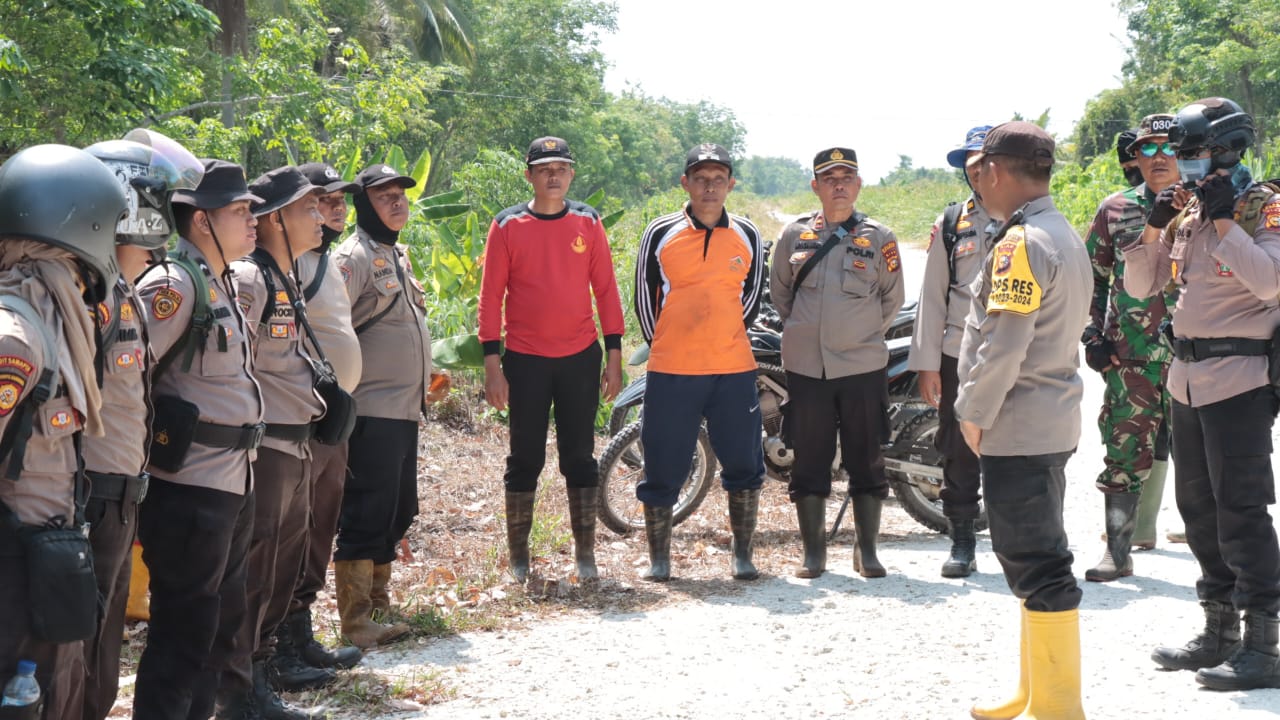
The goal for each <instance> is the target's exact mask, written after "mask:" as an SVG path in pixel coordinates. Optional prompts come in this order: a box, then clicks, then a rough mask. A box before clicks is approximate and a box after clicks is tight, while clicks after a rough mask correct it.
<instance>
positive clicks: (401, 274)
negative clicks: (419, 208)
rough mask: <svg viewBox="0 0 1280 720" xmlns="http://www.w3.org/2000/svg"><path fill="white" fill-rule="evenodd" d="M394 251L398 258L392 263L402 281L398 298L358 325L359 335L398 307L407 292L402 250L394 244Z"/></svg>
mask: <svg viewBox="0 0 1280 720" xmlns="http://www.w3.org/2000/svg"><path fill="white" fill-rule="evenodd" d="M392 252H393V253H395V256H396V259H395V261H394V262H393V263H392V264H393V265H395V268H396V279H397V280H399V281H400V292H399V293H398V294H397V295H396V299H395V300H393V301H392V302H391V304H389V305H387V306H386V307H385V308H383V309H382V312H380V313H378V314H377V315H374V316H373V317H371V318H369V319H368V320H365V321H364V322H362V323H360V324H359V325H357V326H356V328H355V331H356V335H357V336H359V335H363V334H364V333H365V331H366V330H368V329H369V328H371V327H373V326H374V325H377V324H378V321H379V320H381V319H382V318H384V317H386V316H387V314H388V313H390V312H391V311H392V310H394V309H395V307H396V304H397V303H399V302H400V299H401V298H402V297H404V293H405V289H404V271H403V270H401V269H400V250H399V249H397V248H396V247H395V246H392ZM404 301H405V302H409V299H408V298H404Z"/></svg>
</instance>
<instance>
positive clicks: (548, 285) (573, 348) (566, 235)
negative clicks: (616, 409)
mask: <svg viewBox="0 0 1280 720" xmlns="http://www.w3.org/2000/svg"><path fill="white" fill-rule="evenodd" d="M525 161H526V162H527V163H528V168H527V169H526V170H525V173H524V177H525V179H526V180H528V181H529V184H530V185H532V186H533V201H532V202H526V203H521V204H519V205H515V206H512V207H509V208H507V209H506V210H503V211H502V212H500V213H498V216H497V217H495V218H494V219H493V225H492V226H491V227H490V228H489V239H488V240H487V241H486V244H485V252H484V278H483V280H482V283H481V288H480V309H479V313H480V342H481V343H482V344H483V345H484V353H485V358H484V377H485V381H484V386H485V388H484V389H485V398H486V399H487V400H488V401H489V404H490V405H492V406H493V407H494V408H496V409H498V410H502V409H504V408H506V407H507V406H508V405H510V408H511V411H510V415H509V423H510V426H511V446H510V447H511V453H510V454H509V455H508V456H507V471H506V473H505V474H504V475H503V482H504V484H505V485H506V506H507V548H508V550H509V551H510V553H511V573H512V574H513V575H515V578H516V580H518V581H520V582H524V580H525V578H526V577H528V574H529V530H530V528H532V526H533V499H534V493H535V491H536V490H537V487H538V475H539V474H540V473H541V472H542V466H543V465H544V464H545V462H546V445H547V425H548V415H549V413H550V411H551V407H552V405H555V420H556V450H557V451H558V452H559V455H560V472H561V474H563V475H564V477H565V484H566V485H567V487H568V494H569V521H570V525H571V526H572V528H573V544H574V559H575V560H576V562H577V571H578V580H579V581H584V580H594V579H595V578H596V577H597V573H596V561H595V531H596V505H597V502H598V498H597V488H598V485H599V473H598V471H597V468H596V459H595V456H594V450H595V436H594V429H595V417H596V410H597V409H598V407H599V403H600V396H601V394H603V395H604V399H605V400H612V399H613V398H614V396H616V395H617V394H618V390H619V389H621V387H622V333H623V323H622V303H621V301H620V300H619V298H618V283H617V281H616V279H615V278H614V275H613V261H612V260H611V259H610V256H609V241H608V239H607V238H606V237H605V233H604V226H603V225H602V224H601V223H600V215H599V213H597V212H596V211H595V210H594V209H593V208H591V207H590V206H588V205H585V204H583V203H580V202H575V201H573V200H567V199H565V194H566V193H567V192H568V191H569V184H570V183H572V182H573V155H572V154H571V153H570V152H569V145H568V143H566V142H565V141H564V140H562V139H560V138H557V137H544V138H538V139H537V140H534V141H533V144H532V145H530V146H529V152H528V154H527V155H526V157H525ZM593 295H594V297H595V304H596V311H595V312H596V313H598V314H599V316H600V326H601V329H602V331H603V334H604V345H605V349H606V351H607V359H606V360H605V368H604V373H603V377H602V376H601V372H600V360H601V351H600V344H599V343H598V342H597V334H596V321H595V313H593V311H592V307H591V300H592V296H593ZM504 301H505V308H504ZM504 310H505V322H504ZM504 331H505V335H506V351H505V353H503V352H502V340H503V334H504ZM500 353H502V354H501V359H500V358H499V354H500ZM597 377H600V378H601V380H600V381H599V382H597V381H596V378H597Z"/></svg>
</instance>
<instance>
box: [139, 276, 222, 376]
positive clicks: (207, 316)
mask: <svg viewBox="0 0 1280 720" xmlns="http://www.w3.org/2000/svg"><path fill="white" fill-rule="evenodd" d="M168 261H169V262H172V263H173V264H175V265H177V266H178V267H180V268H182V269H183V270H185V271H186V272H187V275H189V276H191V283H192V284H193V285H194V286H195V296H196V297H195V304H194V305H193V306H192V308H191V322H190V323H189V324H188V325H187V331H186V332H185V333H183V334H182V339H181V340H179V341H178V342H176V343H174V345H173V347H171V348H169V351H168V352H166V353H165V354H164V357H162V358H160V359H159V360H158V361H156V367H155V371H154V372H153V373H152V376H151V380H152V382H153V383H154V382H155V381H156V380H159V379H160V376H161V375H164V373H165V371H166V370H168V369H169V366H170V365H172V364H173V361H174V360H175V359H177V357H178V354H179V353H181V354H182V372H184V373H186V372H191V364H192V362H194V361H195V355H196V348H199V347H203V346H204V343H205V341H206V340H208V339H209V332H210V330H212V329H213V325H214V317H213V308H211V307H210V306H209V281H208V280H206V279H205V277H204V270H203V269H202V268H201V267H200V266H199V264H198V263H196V261H195V260H194V259H193V258H192V257H191V256H190V255H188V254H186V253H176V254H171V255H169V257H168ZM152 267H155V266H152ZM226 342H227V341H226V338H225V337H224V336H223V335H221V334H219V335H218V343H219V346H218V347H219V349H220V350H224V349H225V346H226Z"/></svg>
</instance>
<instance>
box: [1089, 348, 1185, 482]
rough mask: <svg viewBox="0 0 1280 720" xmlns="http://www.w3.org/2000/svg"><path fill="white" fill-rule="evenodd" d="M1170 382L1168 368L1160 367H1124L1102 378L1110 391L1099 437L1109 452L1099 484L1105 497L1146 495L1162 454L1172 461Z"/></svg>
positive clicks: (1099, 418)
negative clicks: (1145, 488)
mask: <svg viewBox="0 0 1280 720" xmlns="http://www.w3.org/2000/svg"><path fill="white" fill-rule="evenodd" d="M1168 376H1169V366H1168V364H1166V363H1161V362H1154V363H1133V364H1128V365H1121V366H1120V367H1118V368H1112V369H1110V370H1108V371H1106V372H1105V373H1103V378H1104V379H1105V380H1106V383H1107V389H1106V391H1105V393H1104V394H1103V398H1102V412H1101V413H1099V415H1098V431H1099V432H1100V433H1101V434H1102V442H1103V444H1104V445H1106V450H1107V451H1106V456H1105V458H1104V459H1103V466H1104V467H1103V470H1102V473H1101V474H1099V475H1098V479H1097V481H1096V485H1097V487H1098V489H1099V490H1101V491H1102V492H1112V493H1114V492H1127V493H1133V494H1135V495H1136V494H1138V493H1140V492H1142V483H1143V482H1145V481H1146V479H1147V476H1148V475H1149V474H1150V473H1151V463H1152V462H1153V461H1154V460H1155V459H1156V454H1157V452H1159V454H1160V456H1161V457H1160V458H1159V459H1161V460H1164V459H1167V458H1168V454H1169V450H1168V447H1167V445H1168V440H1167V438H1168V432H1169V431H1168V427H1167V426H1166V425H1165V423H1166V422H1167V420H1168V417H1169V389H1168V388H1167V387H1166V386H1165V381H1166V380H1167V379H1168ZM1162 431H1163V432H1162ZM1158 436H1162V437H1161V439H1162V440H1163V442H1158V441H1157V437H1158ZM1157 445H1163V446H1164V447H1160V448H1157Z"/></svg>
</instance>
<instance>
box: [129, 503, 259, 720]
mask: <svg viewBox="0 0 1280 720" xmlns="http://www.w3.org/2000/svg"><path fill="white" fill-rule="evenodd" d="M253 504H254V498H253V493H249V494H247V495H235V494H233V493H227V492H221V491H219V490H211V489H209V488H202V487H194V486H191V485H180V484H177V483H171V482H166V481H164V480H160V479H159V478H152V479H151V487H150V490H149V491H148V492H147V500H146V502H144V503H142V506H141V507H140V510H139V517H138V537H139V538H140V539H141V540H142V559H143V561H144V562H145V563H146V564H147V569H148V570H149V571H150V573H151V625H150V628H149V630H148V635H147V647H146V649H145V650H143V651H142V660H141V661H139V663H138V682H137V685H136V686H135V688H134V696H133V717H134V720H151V719H152V718H166V719H168V718H172V719H173V720H207V718H208V717H209V716H210V715H212V714H213V704H214V695H215V693H216V691H217V687H218V677H219V675H220V673H222V672H223V671H224V670H227V669H228V668H229V667H230V663H231V659H232V657H233V655H234V653H235V645H236V630H237V628H239V627H240V626H241V623H243V622H244V615H245V612H246V610H245V575H246V573H245V568H246V566H247V557H248V553H249V539H250V537H251V536H252V534H253Z"/></svg>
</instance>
